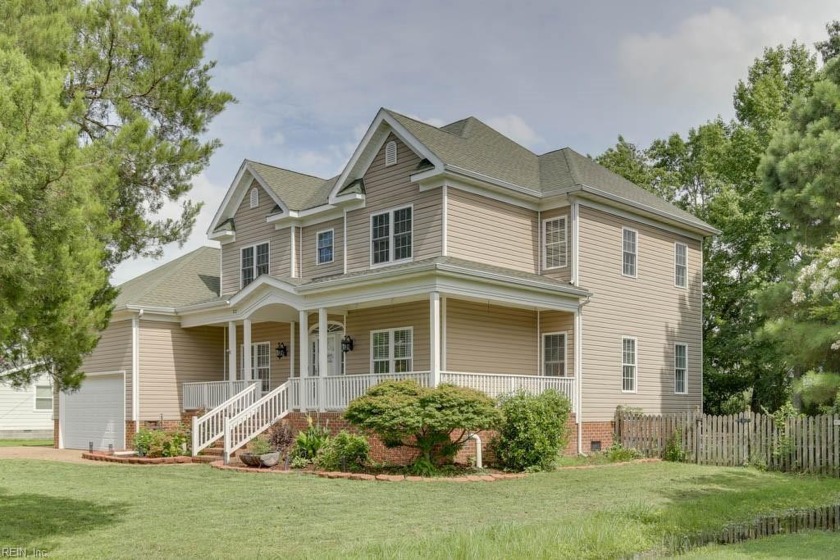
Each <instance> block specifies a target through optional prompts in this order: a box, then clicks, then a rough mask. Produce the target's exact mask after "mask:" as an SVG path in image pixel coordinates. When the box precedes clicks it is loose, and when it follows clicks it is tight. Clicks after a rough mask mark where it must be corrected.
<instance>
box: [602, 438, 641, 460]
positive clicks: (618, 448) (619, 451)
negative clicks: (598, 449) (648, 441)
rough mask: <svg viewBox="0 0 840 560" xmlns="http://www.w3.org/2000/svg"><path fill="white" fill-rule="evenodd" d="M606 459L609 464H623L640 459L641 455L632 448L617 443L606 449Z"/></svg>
mask: <svg viewBox="0 0 840 560" xmlns="http://www.w3.org/2000/svg"><path fill="white" fill-rule="evenodd" d="M606 455H607V459H608V460H609V462H610V463H623V462H625V461H632V460H633V459H639V458H641V456H642V454H641V453H639V452H638V451H636V450H635V449H633V448H632V447H624V446H623V445H621V444H620V443H618V442H617V441H614V442H613V444H612V445H611V446H610V448H609V449H607V452H606Z"/></svg>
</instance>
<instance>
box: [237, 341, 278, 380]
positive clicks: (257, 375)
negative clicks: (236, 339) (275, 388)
mask: <svg viewBox="0 0 840 560" xmlns="http://www.w3.org/2000/svg"><path fill="white" fill-rule="evenodd" d="M239 351H240V352H239V355H240V359H239V369H240V371H241V372H242V378H243V379H253V380H255V381H259V382H260V390H261V391H262V392H263V393H267V392H268V391H269V389H270V388H271V343H269V342H257V343H254V344H252V345H251V371H250V373H248V372H245V360H244V352H245V348H244V345H240V346H239Z"/></svg>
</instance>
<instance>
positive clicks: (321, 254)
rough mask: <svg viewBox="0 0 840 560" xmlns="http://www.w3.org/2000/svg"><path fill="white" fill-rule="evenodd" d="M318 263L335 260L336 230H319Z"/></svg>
mask: <svg viewBox="0 0 840 560" xmlns="http://www.w3.org/2000/svg"><path fill="white" fill-rule="evenodd" d="M317 237H318V264H327V263H331V262H333V237H334V230H331V229H328V230H326V231H319V232H318V235H317Z"/></svg>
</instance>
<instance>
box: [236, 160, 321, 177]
mask: <svg viewBox="0 0 840 560" xmlns="http://www.w3.org/2000/svg"><path fill="white" fill-rule="evenodd" d="M245 161H247V162H248V163H256V164H257V165H265V166H266V167H271V168H274V169H279V170H280V171H285V172H287V173H294V174H295V175H303V176H304V177H312V178H313V179H318V180H319V181H329V179H331V178H332V177H330V178H329V179H325V178H323V177H319V176H318V175H312V174H311V173H301V172H300V171H295V170H294V169H288V168H286V167H280V166H277V165H272V164H270V163H265V162H262V161H256V160H253V159H248V158H245Z"/></svg>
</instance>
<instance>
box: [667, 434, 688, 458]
mask: <svg viewBox="0 0 840 560" xmlns="http://www.w3.org/2000/svg"><path fill="white" fill-rule="evenodd" d="M662 459H663V460H665V461H672V462H674V463H682V462H683V461H685V451H683V448H682V431H681V430H674V433H672V434H671V436H670V437H669V438H668V441H666V442H665V449H663V450H662Z"/></svg>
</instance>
